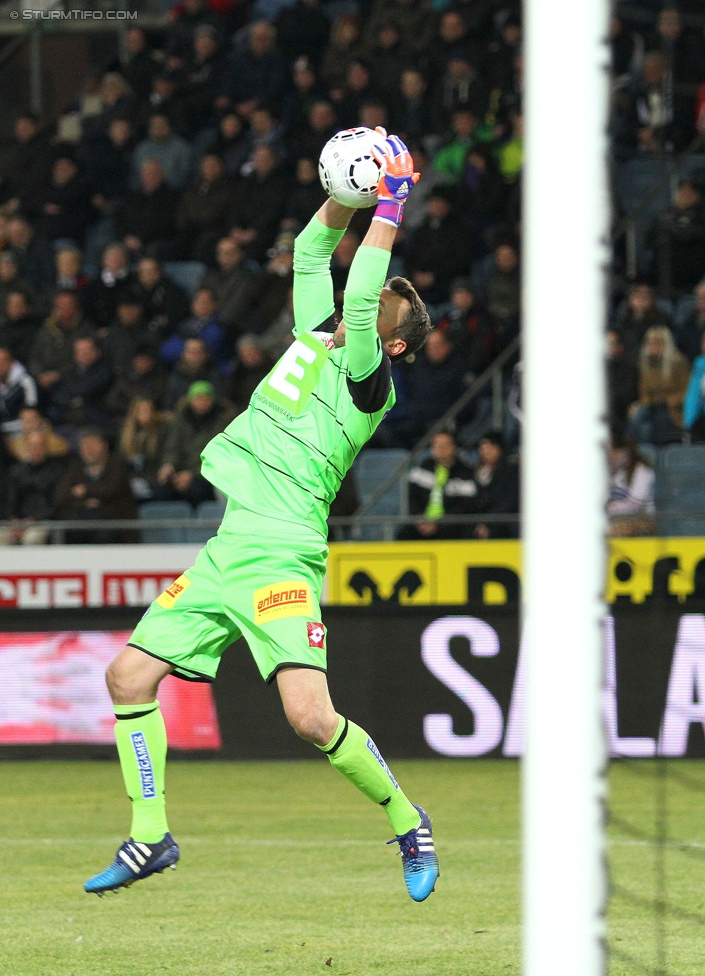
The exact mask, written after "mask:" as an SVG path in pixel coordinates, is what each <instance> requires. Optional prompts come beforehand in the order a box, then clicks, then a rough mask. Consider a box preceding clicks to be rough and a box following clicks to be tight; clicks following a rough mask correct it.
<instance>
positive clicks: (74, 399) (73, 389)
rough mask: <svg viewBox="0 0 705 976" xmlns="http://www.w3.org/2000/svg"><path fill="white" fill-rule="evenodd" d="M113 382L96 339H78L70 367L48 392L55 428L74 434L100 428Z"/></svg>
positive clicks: (103, 421)
mask: <svg viewBox="0 0 705 976" xmlns="http://www.w3.org/2000/svg"><path fill="white" fill-rule="evenodd" d="M113 379H114V373H113V370H112V367H111V365H110V363H109V362H108V360H107V359H106V357H105V356H104V355H103V353H102V352H101V350H100V348H99V346H98V343H97V342H96V340H95V338H94V337H93V336H90V335H87V336H82V337H78V338H77V339H76V341H75V342H74V345H73V363H72V365H71V367H70V368H69V369H67V370H66V371H65V372H64V373H62V375H61V379H60V380H59V382H58V383H57V384H56V385H55V386H54V387H53V388H52V390H51V404H52V411H53V415H54V417H55V419H56V422H57V424H60V425H61V426H62V427H64V428H74V429H76V430H77V429H78V428H80V427H84V426H87V425H89V426H96V427H99V428H100V427H103V425H104V424H105V421H106V419H107V418H106V410H105V395H106V393H107V392H108V390H109V389H110V387H111V386H112V384H113ZM67 436H68V435H67Z"/></svg>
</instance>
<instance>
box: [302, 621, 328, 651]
mask: <svg viewBox="0 0 705 976" xmlns="http://www.w3.org/2000/svg"><path fill="white" fill-rule="evenodd" d="M306 629H307V631H308V646H309V647H323V645H324V642H325V639H326V631H325V628H324V626H323V624H314V623H311V621H309V622H308V623H307V624H306Z"/></svg>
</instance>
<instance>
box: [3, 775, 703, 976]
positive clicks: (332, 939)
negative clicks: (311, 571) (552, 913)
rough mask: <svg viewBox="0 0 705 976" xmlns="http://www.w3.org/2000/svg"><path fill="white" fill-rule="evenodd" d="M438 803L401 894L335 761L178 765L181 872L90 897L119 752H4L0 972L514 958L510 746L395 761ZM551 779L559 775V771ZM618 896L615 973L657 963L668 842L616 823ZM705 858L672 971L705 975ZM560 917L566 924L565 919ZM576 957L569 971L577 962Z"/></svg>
mask: <svg viewBox="0 0 705 976" xmlns="http://www.w3.org/2000/svg"><path fill="white" fill-rule="evenodd" d="M392 768H393V771H394V773H395V775H396V776H397V778H398V779H399V780H400V782H401V783H402V784H403V786H404V788H405V790H406V792H407V793H408V794H409V795H410V797H411V798H412V799H413V800H415V801H416V802H420V803H422V804H424V805H427V807H428V810H429V812H430V813H431V815H432V817H433V821H434V833H435V836H436V843H437V848H438V852H439V856H440V859H441V878H440V880H439V882H438V886H437V890H436V892H435V893H434V894H433V895H431V897H430V898H429V899H428V901H427V902H425V903H423V904H421V905H417V904H414V903H413V902H412V901H411V900H410V899H409V897H408V895H407V894H406V889H405V887H404V883H403V880H402V875H401V866H400V862H399V858H398V857H395V854H394V851H395V848H394V847H385V845H384V842H385V841H386V840H388V839H389V837H390V831H389V828H388V826H387V822H386V818H385V817H384V815H383V813H382V812H381V811H379V810H375V809H374V808H373V807H371V805H370V804H369V803H368V802H367V801H366V800H365V799H364V797H362V796H360V795H358V794H357V793H356V791H355V790H353V789H352V788H351V787H350V786H349V785H348V784H347V783H346V782H345V781H344V780H343V779H342V778H341V777H339V776H337V775H336V774H335V772H334V771H333V770H332V769H330V767H329V766H328V764H327V763H326V762H325V761H312V762H307V763H301V762H290V763H200V762H172V763H171V764H170V766H169V769H168V773H167V791H168V798H169V812H170V824H171V827H172V830H173V832H174V834H175V836H176V838H177V839H178V841H179V842H180V844H181V851H182V858H181V862H180V864H179V868H178V870H177V871H176V872H172V871H168V872H166V873H165V874H164V875H157V876H155V877H152V878H149V879H147V880H146V881H143V882H139V883H138V884H136V885H135V886H134V887H133V888H131V889H129V890H128V891H124V890H123V891H121V892H120V893H119V894H118V895H106V896H105V897H104V898H102V899H99V898H97V897H95V896H89V895H86V894H85V893H84V892H83V890H82V883H83V881H84V880H85V878H87V877H88V876H89V875H91V874H93V873H95V872H96V871H98V870H102V869H103V868H104V867H105V866H106V865H107V863H108V862H109V861H110V860H111V859H112V856H113V854H114V851H115V848H116V847H117V846H118V844H119V843H120V842H121V841H122V840H123V839H124V837H125V833H126V827H127V826H128V823H129V821H128V817H129V810H128V801H127V800H126V798H125V797H124V793H123V790H122V784H121V780H120V776H119V769H118V767H117V764H113V763H108V762H104V763H100V762H95V763H93V762H77V763H74V762H65V763H64V762H55V763H24V762H16V763H12V762H5V763H0V790H1V792H0V797H1V799H0V865H1V866H2V870H1V871H0V974H2V976H239V974H243V976H245V974H246V976H270V974H271V976H275V974H276V976H311V974H316V973H321V974H328V973H332V974H336V973H337V974H339V976H342V974H354V976H498V974H504V973H506V974H511V973H515V974H518V973H519V972H520V938H521V937H520V925H519V884H520V876H519V871H520V848H519V809H518V792H519V767H518V765H517V764H515V763H513V762H501V761H475V762H468V761H435V762H434V761H431V762H395V763H393V764H392ZM641 768H642V770H643V771H644V772H643V773H642V774H637V773H635V772H634V771H632V770H630V769H629V768H627V767H620V766H614V767H613V768H612V771H611V776H610V779H611V799H610V806H611V808H612V809H613V810H614V812H615V813H616V814H617V815H619V816H621V817H623V818H624V819H625V820H629V822H630V823H631V824H632V826H633V827H634V828H635V829H636V831H643V832H645V833H649V832H651V831H653V829H654V824H655V817H656V815H657V807H656V802H655V797H656V792H655V787H656V780H655V778H654V777H653V776H651V775H648V773H649V772H650V767H649V766H648V765H645V766H642V767H641ZM671 768H672V769H673V770H674V773H675V772H676V771H678V770H682V771H683V772H684V774H685V775H686V776H687V777H688V779H689V782H688V783H684V782H683V781H681V780H677V779H676V778H675V776H672V777H670V778H668V779H667V781H666V784H665V788H664V789H665V795H666V797H667V807H668V815H669V829H670V835H671V837H672V838H674V839H676V840H679V841H684V842H687V843H689V844H692V845H695V847H693V848H692V851H691V853H696V854H697V852H698V851H699V850H700V848H699V847H697V845H705V813H704V812H703V802H702V801H703V792H702V790H699V789H698V784H699V783H700V782H702V783H703V784H704V785H705V764H701V763H696V762H690V763H679V764H672V765H671ZM556 788H557V789H559V788H560V776H559V775H558V773H557V777H556ZM610 838H611V840H610V865H611V873H612V880H613V882H614V883H615V884H616V885H619V886H620V889H621V888H626V889H628V890H629V891H630V892H632V894H633V895H636V896H637V899H636V900H635V899H634V898H631V899H630V897H628V896H625V895H621V894H620V895H618V896H615V897H614V898H613V899H612V902H611V906H610V913H609V919H610V925H609V936H610V942H611V944H612V945H613V946H614V947H615V949H617V950H618V951H619V952H620V953H623V954H627V955H630V956H634V957H636V958H637V960H638V961H639V963H640V965H641V967H642V968H641V969H635V968H634V967H633V966H632V965H631V964H629V963H626V962H621V961H618V960H617V959H616V958H613V959H612V960H611V961H610V967H609V972H610V976H631V974H632V973H636V972H645V973H646V972H654V971H656V968H657V965H658V962H659V960H658V958H657V954H656V949H655V944H656V943H655V933H656V930H657V926H658V922H657V919H656V917H655V914H654V912H653V910H651V909H650V907H649V906H648V904H646V902H648V900H649V899H651V898H653V897H654V894H655V892H656V888H655V879H656V873H655V867H654V865H655V862H654V849H653V848H652V847H651V846H650V845H648V844H645V843H643V842H642V841H641V840H639V838H638V837H635V836H628V835H627V834H625V832H624V831H619V830H612V831H611V834H610ZM704 866H705V859H704V860H699V859H698V858H697V857H694V856H688V855H687V854H686V853H684V852H683V851H682V850H680V849H678V848H677V847H672V848H667V849H666V850H665V852H664V871H665V874H666V877H667V882H668V885H667V887H668V893H669V898H670V900H671V901H672V903H673V906H672V908H671V909H669V914H667V915H666V916H665V925H666V940H665V945H666V952H667V957H666V963H667V970H666V971H667V973H669V974H670V973H673V974H677V976H701V974H702V972H703V958H705V927H704V926H703V924H702V922H700V921H699V919H700V918H701V917H702V916H705V904H704V903H705V886H704V885H703V884H702V877H703V867H704ZM557 924H560V922H559V921H558V920H557ZM568 971H569V967H568V968H567V969H566V972H568Z"/></svg>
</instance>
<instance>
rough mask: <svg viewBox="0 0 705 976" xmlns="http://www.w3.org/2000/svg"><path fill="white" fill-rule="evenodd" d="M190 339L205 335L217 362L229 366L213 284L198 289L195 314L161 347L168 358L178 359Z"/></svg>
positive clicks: (192, 309)
mask: <svg viewBox="0 0 705 976" xmlns="http://www.w3.org/2000/svg"><path fill="white" fill-rule="evenodd" d="M187 339H203V341H204V342H205V344H206V346H207V347H208V350H209V352H210V354H211V356H212V357H213V362H214V363H215V364H216V365H217V366H219V367H224V366H225V363H226V361H227V353H226V349H225V329H224V328H223V326H222V323H221V321H220V316H219V314H218V306H217V304H216V300H215V295H214V294H213V292H212V291H211V290H210V288H199V289H198V291H197V292H196V294H195V295H194V296H193V302H192V303H191V315H190V316H189V318H187V319H185V320H184V321H183V322H182V323H181V325H180V326H179V328H178V329H177V331H176V334H175V335H173V336H171V337H170V338H168V339H167V340H166V342H164V343H162V346H161V350H160V351H161V357H162V359H163V360H164V362H166V363H175V362H176V361H177V359H179V357H180V356H181V355H182V353H183V351H184V346H185V343H186V340H187Z"/></svg>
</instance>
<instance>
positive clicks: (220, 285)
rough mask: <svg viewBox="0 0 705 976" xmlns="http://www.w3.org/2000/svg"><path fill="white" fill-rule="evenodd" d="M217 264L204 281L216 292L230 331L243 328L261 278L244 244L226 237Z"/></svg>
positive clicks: (214, 293) (218, 254) (224, 319)
mask: <svg viewBox="0 0 705 976" xmlns="http://www.w3.org/2000/svg"><path fill="white" fill-rule="evenodd" d="M216 262H217V267H216V268H214V269H213V270H211V271H209V272H208V273H207V274H206V276H205V278H204V279H203V282H202V287H203V288H209V289H210V290H211V292H212V293H213V295H214V296H215V301H216V304H217V306H218V312H219V315H220V321H221V322H222V323H223V325H224V326H225V327H226V328H227V329H228V332H229V333H230V334H237V333H239V332H241V331H242V320H243V318H244V316H245V314H246V312H247V310H248V308H249V307H250V304H251V301H252V295H253V291H254V287H255V282H256V279H257V272H256V270H255V268H254V266H253V265H252V264H251V263H250V262H248V261H246V260H245V255H244V252H243V249H242V247H241V246H240V245H239V244H238V243H237V241H234V240H233V239H232V238H231V237H223V238H222V240H220V241H218V246H217V248H216Z"/></svg>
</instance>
